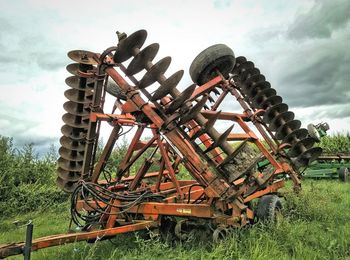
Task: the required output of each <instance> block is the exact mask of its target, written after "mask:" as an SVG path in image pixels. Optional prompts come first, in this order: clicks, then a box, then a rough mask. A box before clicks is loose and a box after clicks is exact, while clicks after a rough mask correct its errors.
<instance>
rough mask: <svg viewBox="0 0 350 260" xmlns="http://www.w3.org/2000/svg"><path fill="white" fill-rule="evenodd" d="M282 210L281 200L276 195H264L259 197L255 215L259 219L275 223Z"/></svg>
mask: <svg viewBox="0 0 350 260" xmlns="http://www.w3.org/2000/svg"><path fill="white" fill-rule="evenodd" d="M281 210H282V202H281V200H280V198H279V197H278V196H277V195H265V196H263V197H261V198H260V199H259V202H258V205H257V209H256V216H257V218H258V219H259V220H261V221H264V222H269V223H272V224H274V223H276V222H277V221H278V215H279V214H280V211H281Z"/></svg>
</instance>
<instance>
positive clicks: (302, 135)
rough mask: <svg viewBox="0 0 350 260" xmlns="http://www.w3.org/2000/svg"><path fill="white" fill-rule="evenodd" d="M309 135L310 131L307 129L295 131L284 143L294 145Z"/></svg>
mask: <svg viewBox="0 0 350 260" xmlns="http://www.w3.org/2000/svg"><path fill="white" fill-rule="evenodd" d="M307 135H308V131H307V130H306V129H305V128H300V129H297V130H294V131H293V132H291V133H290V134H289V135H287V136H286V137H285V138H284V139H283V141H282V143H289V144H294V143H295V142H298V141H299V140H301V139H304V138H305V137H306V136H307Z"/></svg>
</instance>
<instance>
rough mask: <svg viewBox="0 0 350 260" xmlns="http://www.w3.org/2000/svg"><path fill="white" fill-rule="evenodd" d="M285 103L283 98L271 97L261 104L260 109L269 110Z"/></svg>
mask: <svg viewBox="0 0 350 260" xmlns="http://www.w3.org/2000/svg"><path fill="white" fill-rule="evenodd" d="M282 101H283V99H282V97H280V96H271V97H268V98H267V99H265V100H264V101H263V102H261V103H260V104H259V107H260V108H262V109H265V110H266V109H268V108H269V107H272V106H274V105H277V104H281V103H282Z"/></svg>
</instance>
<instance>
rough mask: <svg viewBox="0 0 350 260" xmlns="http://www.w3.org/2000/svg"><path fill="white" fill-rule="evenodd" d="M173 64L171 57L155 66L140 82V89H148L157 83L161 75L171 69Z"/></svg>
mask: <svg viewBox="0 0 350 260" xmlns="http://www.w3.org/2000/svg"><path fill="white" fill-rule="evenodd" d="M170 62H171V57H169V56H168V57H165V58H163V59H161V60H160V61H158V62H157V63H156V64H154V65H153V66H152V67H151V68H150V70H149V71H147V72H146V74H145V75H144V76H143V78H142V79H141V80H140V82H139V85H138V87H139V89H143V88H146V87H148V86H149V85H151V84H153V83H154V82H156V81H157V80H158V79H159V77H160V76H161V75H164V72H165V71H166V70H167V69H168V68H169V65H170Z"/></svg>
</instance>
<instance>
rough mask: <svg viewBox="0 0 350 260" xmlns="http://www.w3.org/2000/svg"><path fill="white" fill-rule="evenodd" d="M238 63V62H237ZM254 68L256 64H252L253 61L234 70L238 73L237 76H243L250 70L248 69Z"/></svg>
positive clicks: (244, 63) (246, 62)
mask: <svg viewBox="0 0 350 260" xmlns="http://www.w3.org/2000/svg"><path fill="white" fill-rule="evenodd" d="M236 62H237V60H236ZM252 68H254V63H253V62H251V61H245V62H243V63H241V64H240V65H239V66H238V67H237V69H234V71H235V72H236V73H237V74H242V73H243V72H244V71H246V70H248V69H252Z"/></svg>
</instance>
